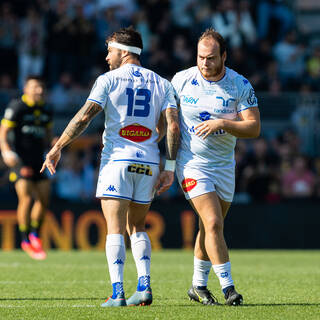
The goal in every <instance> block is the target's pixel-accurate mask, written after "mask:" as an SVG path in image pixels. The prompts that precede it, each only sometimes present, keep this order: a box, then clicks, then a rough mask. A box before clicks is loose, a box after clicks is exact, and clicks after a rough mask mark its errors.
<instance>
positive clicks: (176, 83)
mask: <svg viewBox="0 0 320 320" xmlns="http://www.w3.org/2000/svg"><path fill="white" fill-rule="evenodd" d="M179 82H180V84H179ZM171 84H172V86H173V89H174V94H175V97H176V101H177V103H180V98H179V91H180V85H181V81H179V77H178V75H177V74H175V76H174V77H173V78H172V80H171Z"/></svg>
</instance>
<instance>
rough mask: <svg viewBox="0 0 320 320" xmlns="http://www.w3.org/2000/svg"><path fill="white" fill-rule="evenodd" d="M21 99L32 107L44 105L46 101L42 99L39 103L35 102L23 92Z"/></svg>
mask: <svg viewBox="0 0 320 320" xmlns="http://www.w3.org/2000/svg"><path fill="white" fill-rule="evenodd" d="M21 100H22V101H23V102H24V103H25V104H26V105H27V106H28V107H30V108H32V107H34V106H36V105H37V106H43V105H44V101H43V100H41V101H39V102H38V103H37V102H33V101H31V100H30V98H29V97H28V96H27V95H26V94H23V95H22V97H21Z"/></svg>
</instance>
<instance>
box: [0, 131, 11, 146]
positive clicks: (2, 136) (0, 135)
mask: <svg viewBox="0 0 320 320" xmlns="http://www.w3.org/2000/svg"><path fill="white" fill-rule="evenodd" d="M9 130H10V129H8V128H6V127H4V126H1V127H0V149H1V152H4V151H12V147H11V146H10V144H9V142H8V139H7V137H8V132H9Z"/></svg>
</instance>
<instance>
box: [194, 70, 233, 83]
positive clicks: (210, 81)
mask: <svg viewBox="0 0 320 320" xmlns="http://www.w3.org/2000/svg"><path fill="white" fill-rule="evenodd" d="M198 72H199V73H200V76H201V78H202V79H203V80H205V81H206V82H209V83H218V82H220V81H221V80H223V79H224V78H225V76H226V74H227V69H225V72H224V75H223V77H222V78H221V79H220V80H217V81H213V80H207V79H206V78H205V77H204V76H203V75H202V73H201V71H200V70H199V69H198Z"/></svg>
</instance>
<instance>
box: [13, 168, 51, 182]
mask: <svg viewBox="0 0 320 320" xmlns="http://www.w3.org/2000/svg"><path fill="white" fill-rule="evenodd" d="M41 167H42V163H41V164H40V163H37V164H35V163H33V164H32V165H31V164H19V165H17V166H15V167H14V168H11V170H10V174H9V180H10V182H12V183H15V182H17V181H18V180H19V179H26V180H31V181H35V182H36V181H40V180H46V179H48V176H47V175H46V174H45V173H40V169H41Z"/></svg>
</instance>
